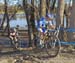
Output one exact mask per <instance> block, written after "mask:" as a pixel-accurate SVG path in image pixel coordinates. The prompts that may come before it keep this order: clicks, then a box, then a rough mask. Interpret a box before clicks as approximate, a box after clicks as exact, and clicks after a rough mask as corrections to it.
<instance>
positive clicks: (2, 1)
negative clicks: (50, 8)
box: [0, 0, 70, 5]
mask: <svg viewBox="0 0 75 63" xmlns="http://www.w3.org/2000/svg"><path fill="white" fill-rule="evenodd" d="M18 1H19V3H20V4H22V0H9V3H10V5H15V4H17V3H18ZM27 1H28V2H29V1H31V0H27ZM35 1H39V0H35ZM69 1H70V0H65V2H66V3H67V4H69ZM0 3H4V0H0Z"/></svg>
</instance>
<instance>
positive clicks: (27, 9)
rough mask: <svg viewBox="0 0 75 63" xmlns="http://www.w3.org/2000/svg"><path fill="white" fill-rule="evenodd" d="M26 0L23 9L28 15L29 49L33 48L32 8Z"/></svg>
mask: <svg viewBox="0 0 75 63" xmlns="http://www.w3.org/2000/svg"><path fill="white" fill-rule="evenodd" d="M26 4H27V2H26V0H23V8H24V12H25V15H26V20H27V24H28V35H29V47H31V46H32V28H31V22H30V11H31V10H30V7H29V6H28V5H26Z"/></svg>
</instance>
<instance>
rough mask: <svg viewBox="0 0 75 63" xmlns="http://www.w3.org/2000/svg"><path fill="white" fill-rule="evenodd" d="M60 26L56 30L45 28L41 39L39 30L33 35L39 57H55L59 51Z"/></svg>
mask: <svg viewBox="0 0 75 63" xmlns="http://www.w3.org/2000/svg"><path fill="white" fill-rule="evenodd" d="M59 32H60V26H59V27H58V28H57V29H56V30H47V32H46V33H45V34H44V36H43V38H42V39H41V36H40V32H38V34H37V35H36V36H35V39H34V43H35V46H36V48H35V49H36V51H37V52H39V53H36V54H38V57H39V58H46V57H55V56H57V55H58V53H59V51H60V47H61V44H60V40H59Z"/></svg>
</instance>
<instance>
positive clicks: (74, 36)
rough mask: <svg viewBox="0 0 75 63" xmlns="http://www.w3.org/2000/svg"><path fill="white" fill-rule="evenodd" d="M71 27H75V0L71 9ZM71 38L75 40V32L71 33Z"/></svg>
mask: <svg viewBox="0 0 75 63" xmlns="http://www.w3.org/2000/svg"><path fill="white" fill-rule="evenodd" d="M70 28H75V0H73V5H72V9H71V16H70ZM69 38H70V39H69V40H70V41H75V32H73V33H70V34H69Z"/></svg>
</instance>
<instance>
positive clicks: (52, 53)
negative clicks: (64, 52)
mask: <svg viewBox="0 0 75 63" xmlns="http://www.w3.org/2000/svg"><path fill="white" fill-rule="evenodd" d="M60 47H61V44H60V41H59V40H58V39H53V40H51V41H49V42H48V43H47V44H45V48H46V52H47V54H48V56H49V57H56V56H57V55H58V53H59V52H60Z"/></svg>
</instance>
